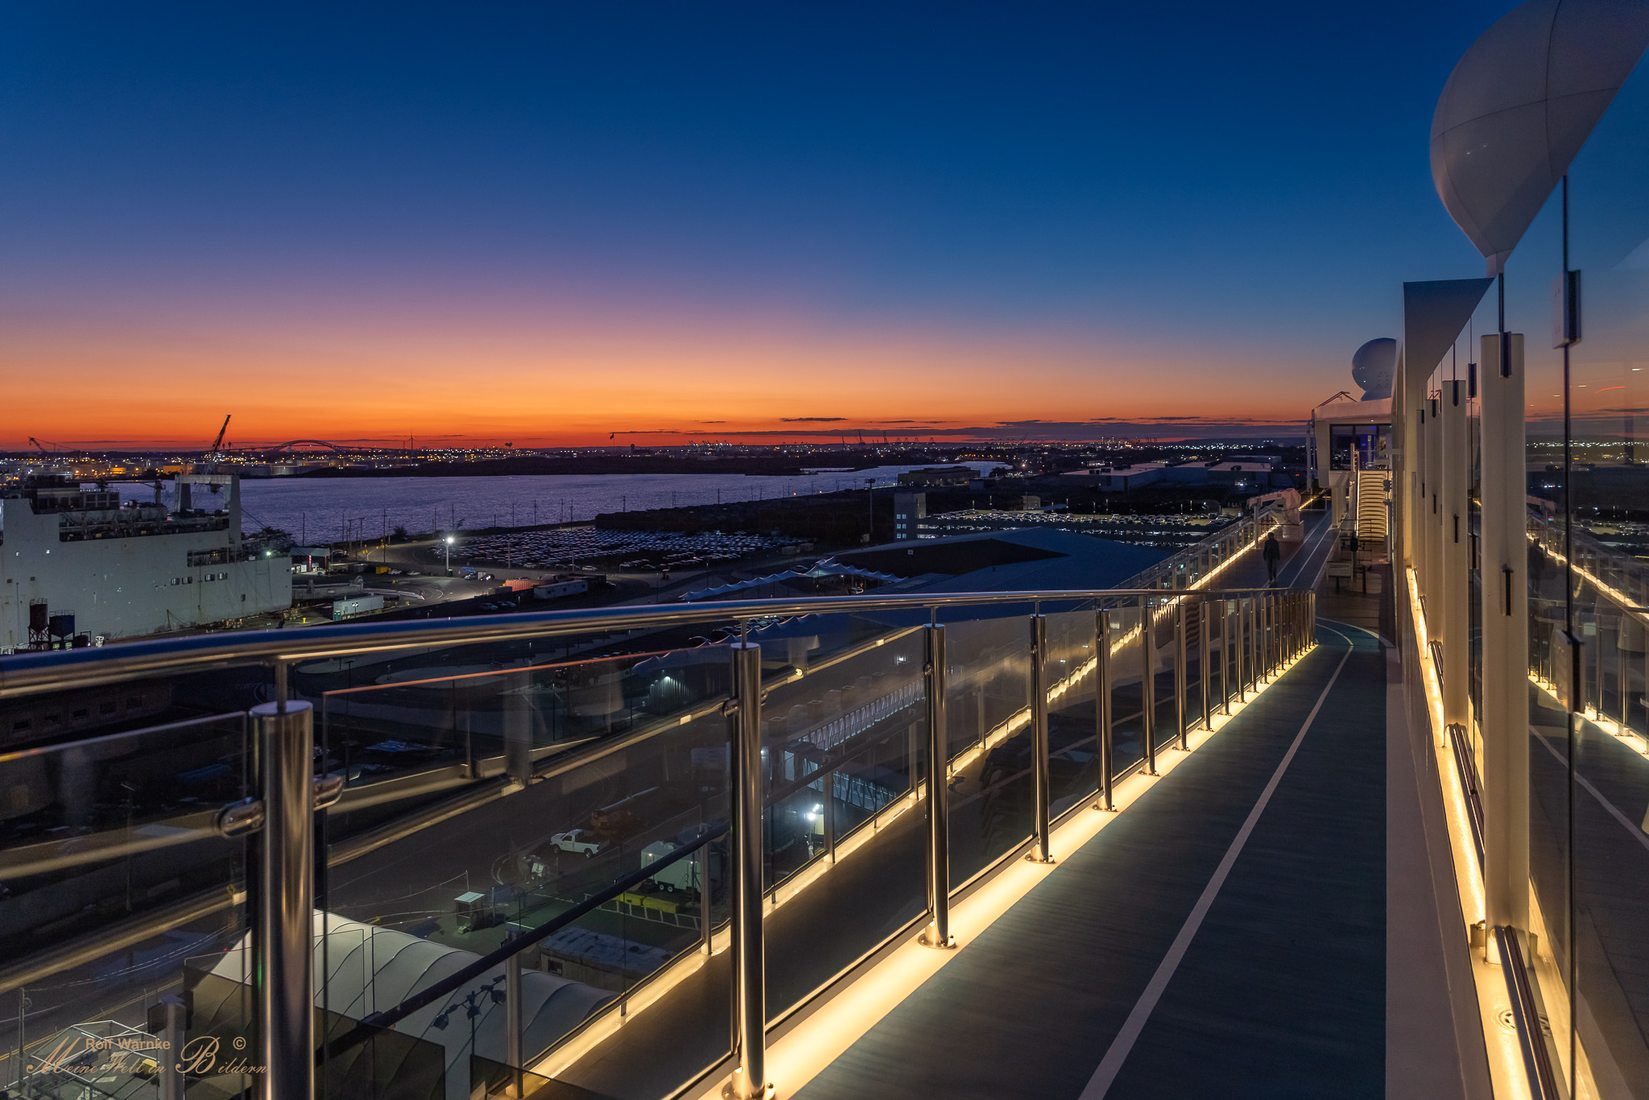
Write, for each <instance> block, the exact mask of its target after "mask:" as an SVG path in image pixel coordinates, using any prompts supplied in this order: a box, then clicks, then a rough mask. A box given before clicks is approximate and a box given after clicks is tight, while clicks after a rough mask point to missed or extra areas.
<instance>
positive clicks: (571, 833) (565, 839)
mask: <svg viewBox="0 0 1649 1100" xmlns="http://www.w3.org/2000/svg"><path fill="white" fill-rule="evenodd" d="M550 847H552V848H554V849H556V850H557V851H561V852H571V853H572V854H573V855H575V856H576V855H582V856H583V857H584V858H585V859H589V858H590V857H591V856H593V855H595V854H596V853H597V852H599V851H601V841H600V840H598V839H597V838H596V836H595V835H594V834H593V833H591V832H590V831H589V830H588V829H568V830H567V831H566V832H564V833H556V834H555V835H554V836H552V837H550Z"/></svg>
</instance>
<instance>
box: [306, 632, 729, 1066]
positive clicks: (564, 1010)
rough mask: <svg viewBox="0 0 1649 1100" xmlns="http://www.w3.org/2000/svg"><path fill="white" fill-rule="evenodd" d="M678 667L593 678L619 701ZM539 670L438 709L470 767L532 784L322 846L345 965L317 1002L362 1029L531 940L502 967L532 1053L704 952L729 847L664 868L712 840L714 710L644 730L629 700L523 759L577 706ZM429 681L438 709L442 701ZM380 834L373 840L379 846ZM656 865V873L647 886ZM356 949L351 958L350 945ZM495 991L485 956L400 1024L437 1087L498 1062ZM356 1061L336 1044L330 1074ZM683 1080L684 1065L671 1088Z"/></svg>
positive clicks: (719, 821)
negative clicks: (550, 751)
mask: <svg viewBox="0 0 1649 1100" xmlns="http://www.w3.org/2000/svg"><path fill="white" fill-rule="evenodd" d="M711 648H712V649H713V650H715V651H716V656H717V657H719V663H718V662H717V661H716V660H714V659H712V660H704V655H703V653H702V652H700V650H699V649H698V648H696V649H695V650H693V651H690V652H691V653H692V654H693V656H694V664H693V665H692V667H694V668H696V669H698V670H699V672H698V675H700V676H702V677H703V678H704V679H705V681H706V682H708V681H709V677H711V676H713V675H716V673H714V672H713V671H712V668H713V667H714V668H719V669H720V672H719V675H720V676H721V678H722V682H723V683H726V682H727V672H726V669H727V649H726V647H725V646H715V647H711ZM674 656H675V654H674V653H671V652H665V653H658V652H656V651H651V650H647V651H643V653H641V654H632V655H626V656H625V657H624V658H623V659H622V660H618V661H613V660H607V661H602V662H600V664H601V665H603V666H606V667H609V668H614V669H622V670H623V672H622V678H621V680H619V681H618V683H620V684H621V685H623V686H624V687H626V688H637V689H641V688H650V689H651V690H653V691H654V692H655V693H657V692H659V690H660V689H658V687H657V685H659V684H660V682H661V681H664V680H665V679H674V678H675V676H676V674H677V673H678V672H681V670H682V669H683V667H684V666H683V664H682V663H680V662H677V661H675V660H673V658H674ZM551 671H554V670H546V669H544V668H541V667H530V668H526V669H522V670H512V671H509V672H506V673H501V674H491V673H483V674H478V675H470V674H463V673H461V674H460V675H461V676H463V677H465V678H464V679H461V680H460V681H459V682H460V683H461V684H462V687H461V688H459V689H457V690H458V692H459V694H458V695H456V696H449V697H448V699H449V701H452V700H453V699H456V709H455V711H453V712H451V716H450V717H449V718H448V719H446V721H448V728H449V729H455V728H463V725H464V723H465V721H466V717H467V720H468V724H469V727H470V729H471V730H473V731H477V732H478V733H480V734H481V735H482V736H485V737H487V738H488V739H489V742H488V752H487V753H486V755H485V756H484V757H483V758H484V759H494V760H497V759H502V760H503V761H505V762H506V765H508V762H509V761H511V760H514V759H517V757H516V756H515V755H514V754H516V753H518V752H519V753H521V754H523V755H521V756H520V757H519V759H523V760H528V762H529V763H530V764H531V765H532V769H533V776H532V780H531V781H530V782H529V783H527V784H526V785H525V786H521V785H520V784H518V783H514V782H505V781H504V779H503V775H505V774H517V773H515V772H514V768H513V766H508V770H507V771H506V772H495V773H494V780H493V782H492V784H491V786H490V787H488V788H486V789H485V790H483V791H480V792H479V794H478V796H466V797H471V798H472V801H471V802H470V803H469V804H468V805H467V808H465V809H464V810H463V812H461V813H456V814H454V815H452V816H449V817H445V818H443V819H438V820H436V821H434V822H433V823H431V824H428V825H427V826H425V827H422V828H419V829H416V830H415V831H410V832H408V833H407V834H406V835H400V834H399V833H397V832H390V833H387V834H374V833H366V834H363V835H361V836H357V837H353V838H351V839H348V840H346V841H343V842H342V843H340V844H338V845H337V846H336V847H335V849H334V850H335V851H336V852H338V853H340V856H339V858H338V859H337V860H335V862H334V866H333V867H332V869H331V872H330V875H329V877H328V882H327V892H326V895H325V897H324V899H323V902H322V907H323V908H324V909H325V911H326V921H327V936H326V941H327V942H328V943H337V944H339V945H342V948H341V949H344V950H346V951H347V952H353V953H354V955H355V957H356V958H357V962H356V963H355V964H350V965H345V966H344V967H343V968H342V969H335V970H334V971H333V973H334V974H335V975H336V976H337V979H338V984H336V985H335V986H328V987H326V988H325V989H323V997H322V1000H323V1004H324V1006H325V1007H327V1008H328V1010H329V1011H332V1012H335V1013H341V1014H342V1015H343V1016H344V1017H346V1018H347V1019H351V1020H356V1021H359V1020H360V1019H361V1018H362V1016H361V1015H360V1014H359V1013H362V1012H364V1013H370V1012H372V1011H374V1010H376V1011H380V1012H381V1011H385V1010H386V1007H385V1004H384V1003H383V996H384V994H385V993H386V992H387V991H390V990H395V992H394V993H393V994H392V996H391V998H390V1000H389V1002H388V1003H389V1006H390V1009H391V1010H393V1009H394V1007H395V1005H396V1003H397V999H399V998H402V997H404V996H405V994H406V992H407V991H408V990H409V989H413V990H422V989H424V988H426V986H427V982H428V981H430V980H434V979H435V978H437V977H439V976H441V975H445V974H449V973H452V972H455V971H463V970H464V969H465V968H466V967H472V966H479V965H480V962H481V961H485V960H489V959H493V956H494V955H495V953H496V952H498V951H499V950H501V948H502V945H504V944H505V943H506V941H515V940H517V939H519V938H521V937H533V941H534V942H532V943H530V944H528V945H527V946H525V947H524V948H523V949H522V950H520V951H519V952H517V953H516V954H517V957H518V958H519V960H520V962H521V966H522V979H521V980H522V983H523V986H522V993H523V1006H524V1011H525V1010H527V1009H530V1010H531V1011H530V1013H529V1018H526V1019H524V1020H523V1021H522V1024H521V1026H522V1028H523V1036H522V1041H523V1050H524V1051H525V1053H526V1055H527V1056H528V1057H529V1058H533V1057H536V1056H538V1055H540V1054H542V1053H543V1052H545V1051H547V1050H549V1049H551V1048H553V1047H555V1046H557V1045H558V1044H560V1043H561V1042H563V1041H564V1040H566V1039H567V1038H568V1037H569V1036H570V1035H572V1034H574V1033H575V1032H577V1031H578V1030H579V1029H581V1028H583V1027H585V1026H587V1022H588V1021H589V1020H590V1018H591V1017H592V1016H595V1015H597V1014H599V1013H602V1012H604V1011H607V1010H609V1009H613V1008H615V1006H618V1005H620V1004H621V1003H623V1002H624V1001H625V1000H626V999H627V998H629V997H631V996H632V995H634V994H635V993H636V991H637V990H638V989H639V988H641V987H642V986H644V985H646V984H647V983H649V982H651V981H653V980H654V979H657V978H659V977H660V976H661V975H663V974H665V973H666V972H667V971H670V970H671V966H672V964H673V963H674V962H675V961H676V960H678V959H680V958H682V957H683V956H684V955H687V954H691V953H693V952H696V951H698V950H700V949H701V948H702V945H703V943H704V936H705V928H706V920H707V915H706V913H705V904H706V901H707V899H709V898H710V897H712V896H716V897H721V898H725V890H726V886H725V883H724V882H723V881H722V879H723V878H724V877H725V863H726V858H725V842H724V841H723V840H716V841H712V842H711V843H709V844H708V845H707V846H705V847H703V848H701V849H700V850H697V851H693V852H691V853H690V854H688V855H686V856H685V857H682V856H680V855H679V854H678V853H680V852H683V851H686V850H688V849H689V848H692V847H693V846H694V845H695V844H697V843H698V842H699V841H700V840H701V838H703V837H705V836H706V835H708V834H710V833H712V832H715V831H718V830H721V829H724V828H725V825H726V821H727V812H728V801H727V769H728V751H727V746H728V722H727V718H726V716H725V715H724V714H723V712H722V708H721V706H720V705H719V703H718V704H717V705H715V706H710V707H704V706H699V707H687V708H678V709H676V710H674V711H673V712H664V710H663V708H662V707H655V708H654V710H650V711H648V712H647V713H649V715H650V716H651V717H652V721H650V722H648V723H646V724H642V723H639V722H637V721H635V720H634V716H635V715H636V714H638V713H640V707H639V706H637V705H636V704H635V703H634V702H633V701H632V702H631V703H629V704H627V705H625V706H624V707H623V709H622V713H623V714H624V716H625V721H624V722H622V723H615V727H614V728H613V729H612V731H611V732H603V733H602V734H601V735H599V736H592V737H588V738H586V739H584V741H583V743H582V744H580V745H579V746H578V747H577V749H576V751H574V750H571V749H569V750H568V751H567V752H564V753H560V754H558V755H553V756H550V757H548V758H546V757H543V756H542V754H538V755H534V750H536V749H539V748H542V747H543V745H544V741H543V740H542V738H541V736H540V735H541V733H542V730H543V721H542V715H543V709H542V707H543V702H544V697H545V696H546V695H555V696H556V697H557V698H558V699H559V698H565V699H568V700H576V699H577V698H579V696H578V695H577V694H576V692H574V691H565V690H564V688H563V686H561V685H557V686H554V687H551V688H548V689H547V688H546V681H545V679H544V677H545V676H546V675H547V674H548V673H549V672H551ZM578 671H579V673H580V674H581V676H583V677H584V678H583V679H581V680H580V684H581V685H585V684H588V683H590V682H593V681H594V680H595V677H594V676H593V675H587V674H588V673H589V670H588V669H587V668H585V667H583V666H582V665H581V666H580V668H579V669H578ZM419 686H420V687H421V686H422V685H419ZM432 686H433V687H434V688H435V690H436V691H437V693H438V694H442V693H444V692H446V691H450V690H453V689H452V688H451V687H450V685H449V684H445V683H436V684H433V685H432ZM389 690H392V691H400V690H403V689H402V688H401V687H400V686H396V687H392V688H390V689H389ZM601 690H602V692H603V695H602V698H604V699H606V701H607V703H606V705H607V711H606V713H607V714H609V715H613V714H618V713H620V710H619V705H618V701H617V700H616V699H615V698H614V695H613V691H612V690H611V689H607V688H603V689H601ZM723 698H725V696H723ZM558 705H559V704H558ZM569 706H570V707H571V709H573V710H577V709H579V708H578V707H577V706H576V705H574V704H572V703H569ZM599 709H600V707H599V706H598V705H597V704H596V703H590V704H589V706H586V707H584V708H583V711H584V713H583V714H582V718H584V719H586V720H589V721H593V722H597V724H601V723H600V722H599V721H598V719H599V717H600V716H598V715H596V711H597V710H599ZM466 710H468V711H470V713H468V714H467V715H466ZM655 711H656V712H657V713H655ZM454 718H455V719H456V720H454ZM378 835H383V836H385V838H386V839H385V840H384V841H383V842H382V843H375V842H374V841H373V838H374V836H378ZM344 854H347V857H348V858H347V859H344V858H343V855H344ZM653 866H656V867H657V868H658V871H657V872H656V873H654V874H647V873H646V871H647V868H649V867H653ZM351 936H353V937H355V939H357V940H360V941H361V946H360V947H359V948H354V947H349V941H350V939H351ZM361 952H365V954H364V955H362V954H361ZM412 959H418V960H423V961H422V962H421V963H420V965H421V966H423V968H424V969H423V970H422V971H421V972H420V973H423V974H427V975H428V978H427V979H426V978H420V977H418V976H416V975H412V976H409V975H408V974H407V973H406V971H407V968H408V966H409V965H410V963H409V962H408V960H412ZM360 960H364V962H362V961H360ZM363 974H364V975H365V976H364V977H362V975H363ZM397 982H399V983H401V984H400V985H399V986H397V985H396V983H397ZM363 983H365V986H366V990H365V992H364V993H363V990H362V986H363ZM505 991H506V980H505V977H504V966H503V961H502V959H496V960H494V961H493V962H490V963H488V965H486V966H485V967H484V968H483V969H482V970H481V971H479V972H477V973H476V974H475V975H473V977H470V978H466V979H465V980H464V981H463V983H462V984H461V985H459V986H457V987H455V988H453V989H451V990H450V991H446V992H444V993H443V995H442V996H441V997H440V998H438V999H437V1000H435V1001H433V1002H432V1003H430V1004H429V1005H427V1006H423V1007H420V1008H419V1009H418V1010H417V1011H416V1012H414V1013H413V1014H412V1015H411V1016H409V1017H407V1019H405V1020H404V1021H398V1022H396V1024H395V1029H396V1031H397V1032H398V1033H401V1034H406V1035H411V1036H413V1037H414V1038H417V1039H419V1040H423V1041H427V1042H432V1043H435V1044H437V1045H438V1046H439V1047H440V1049H441V1051H442V1067H443V1070H442V1072H443V1073H444V1074H446V1075H447V1077H448V1079H449V1081H458V1082H459V1084H460V1085H462V1084H463V1081H464V1075H467V1074H468V1073H469V1071H470V1069H471V1068H472V1067H473V1066H474V1065H477V1064H483V1063H490V1062H497V1061H499V1060H501V1059H504V1058H505V1057H506V1052H507V1046H503V1045H501V1044H505V1043H507V1039H508V1034H509V1025H508V1017H509V1012H508V1010H507V1006H506V993H505ZM363 996H364V997H365V998H366V1003H363V1001H362V998H363ZM374 998H377V1000H376V1001H374ZM373 1003H376V1005H377V1007H376V1009H374V1008H373V1007H372V1004H373ZM472 1027H473V1029H474V1036H473V1039H472V1037H471V1029H472ZM725 1041H726V1036H725V1029H722V1031H720V1032H716V1033H714V1034H713V1035H710V1034H707V1036H706V1037H705V1045H704V1049H703V1050H699V1049H697V1048H696V1047H695V1046H694V1044H693V1043H691V1042H686V1041H683V1042H682V1043H681V1044H679V1047H680V1049H679V1050H678V1052H677V1053H678V1054H679V1055H681V1056H682V1057H686V1058H689V1059H691V1058H695V1057H702V1059H703V1064H708V1063H709V1062H710V1061H713V1060H714V1059H715V1058H716V1057H718V1056H719V1054H720V1052H721V1051H723V1050H724V1049H725ZM353 1050H354V1047H353V1045H352V1044H350V1043H348V1042H340V1043H339V1044H337V1055H338V1057H339V1058H340V1059H345V1060H352V1059H356V1058H358V1055H356V1054H355V1053H353ZM477 1058H478V1059H480V1062H476V1061H475V1059H477ZM342 1065H343V1063H340V1066H342ZM697 1068H701V1066H694V1067H690V1068H684V1069H683V1079H685V1077H686V1076H690V1075H691V1072H692V1071H696V1069H697ZM339 1072H341V1073H344V1072H353V1071H352V1070H346V1069H343V1068H340V1070H339ZM476 1084H477V1085H479V1083H476Z"/></svg>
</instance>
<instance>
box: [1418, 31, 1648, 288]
mask: <svg viewBox="0 0 1649 1100" xmlns="http://www.w3.org/2000/svg"><path fill="white" fill-rule="evenodd" d="M1646 44H1649V3H1646V2H1644V0H1527V2H1526V3H1524V4H1522V5H1520V6H1519V7H1517V8H1514V9H1513V10H1512V11H1511V12H1509V13H1507V14H1506V15H1505V16H1503V17H1502V18H1501V19H1500V20H1499V22H1497V23H1495V24H1494V25H1493V26H1492V27H1490V28H1489V29H1488V30H1487V31H1485V32H1484V33H1483V37H1481V38H1479V39H1478V40H1477V41H1476V42H1474V43H1472V46H1471V48H1470V49H1468V50H1467V51H1466V53H1465V55H1464V56H1463V57H1461V58H1460V62H1459V64H1457V65H1456V66H1455V67H1454V72H1453V73H1451V74H1449V79H1448V83H1447V84H1445V85H1444V86H1443V94H1442V95H1441V96H1440V97H1439V98H1438V100H1437V110H1436V112H1435V113H1434V115H1433V116H1432V123H1431V177H1432V182H1433V183H1434V184H1435V185H1436V186H1437V194H1438V196H1439V197H1440V198H1442V200H1443V205H1444V206H1445V207H1446V208H1447V209H1448V212H1449V215H1450V216H1451V217H1452V218H1454V221H1455V224H1457V225H1458V226H1460V228H1461V230H1462V231H1464V232H1465V234H1466V236H1468V237H1470V238H1471V241H1472V243H1473V244H1475V245H1476V246H1477V249H1478V251H1479V252H1481V253H1483V257H1484V259H1485V260H1487V261H1488V273H1489V274H1490V275H1497V274H1499V273H1500V270H1501V268H1502V267H1503V266H1504V265H1505V262H1506V257H1507V256H1508V255H1510V253H1511V251H1512V249H1513V248H1515V247H1516V246H1517V242H1518V240H1519V239H1520V238H1521V237H1522V236H1523V232H1524V230H1526V229H1528V227H1529V223H1530V222H1532V221H1533V220H1534V217H1535V215H1536V214H1538V213H1539V212H1540V208H1541V206H1542V205H1544V204H1545V202H1546V199H1547V197H1548V196H1550V195H1551V193H1552V189H1553V188H1555V187H1556V186H1557V183H1558V180H1560V179H1561V178H1562V177H1563V173H1565V172H1566V171H1568V169H1569V163H1570V162H1571V161H1572V160H1573V159H1574V157H1575V154H1576V153H1577V152H1579V151H1580V147H1581V145H1582V144H1584V143H1585V141H1586V137H1587V135H1588V134H1590V133H1591V131H1592V127H1593V126H1594V125H1595V124H1596V123H1597V120H1598V119H1599V118H1600V117H1601V116H1602V115H1603V112H1604V110H1605V109H1607V108H1608V106H1609V103H1610V101H1611V100H1613V99H1614V96H1615V93H1616V92H1617V91H1619V89H1620V86H1621V85H1622V84H1624V83H1625V82H1626V78H1627V77H1628V76H1630V75H1631V72H1632V69H1633V68H1634V67H1635V66H1636V65H1637V62H1638V59H1639V58H1640V57H1642V55H1643V51H1644V47H1645V45H1646Z"/></svg>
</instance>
